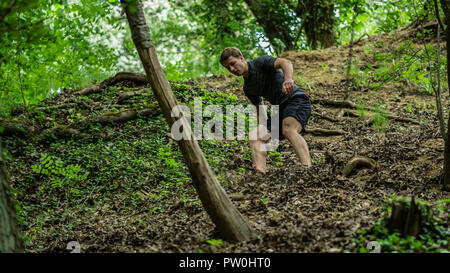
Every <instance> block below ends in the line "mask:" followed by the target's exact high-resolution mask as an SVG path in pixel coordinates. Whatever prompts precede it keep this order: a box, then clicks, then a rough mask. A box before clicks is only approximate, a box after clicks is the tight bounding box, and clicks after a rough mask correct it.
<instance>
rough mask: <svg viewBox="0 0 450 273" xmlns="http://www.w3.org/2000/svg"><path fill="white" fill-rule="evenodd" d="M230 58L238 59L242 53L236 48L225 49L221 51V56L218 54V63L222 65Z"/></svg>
mask: <svg viewBox="0 0 450 273" xmlns="http://www.w3.org/2000/svg"><path fill="white" fill-rule="evenodd" d="M230 56H233V57H236V58H239V57H240V56H242V52H241V51H240V50H239V48H237V47H227V48H225V49H224V50H223V51H222V54H220V63H221V64H223V62H224V61H225V60H226V59H228V58H229V57H230Z"/></svg>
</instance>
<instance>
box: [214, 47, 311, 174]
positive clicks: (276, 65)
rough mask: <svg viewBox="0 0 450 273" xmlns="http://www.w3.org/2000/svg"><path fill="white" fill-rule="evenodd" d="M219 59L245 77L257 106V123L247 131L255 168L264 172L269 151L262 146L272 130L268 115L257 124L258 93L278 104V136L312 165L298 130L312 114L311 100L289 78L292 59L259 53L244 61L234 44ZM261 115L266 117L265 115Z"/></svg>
mask: <svg viewBox="0 0 450 273" xmlns="http://www.w3.org/2000/svg"><path fill="white" fill-rule="evenodd" d="M220 63H221V64H222V65H223V66H224V67H225V68H227V69H228V71H230V72H231V73H232V74H233V75H236V76H239V77H240V76H242V77H243V78H244V93H245V95H246V96H247V98H248V99H249V100H250V102H251V103H252V104H253V105H255V106H256V112H257V117H258V126H257V127H256V128H255V129H254V130H253V131H252V132H250V134H249V143H250V147H251V151H252V158H253V164H254V165H255V169H256V172H257V173H260V174H264V173H265V172H266V160H267V156H268V152H267V151H266V150H264V149H262V145H263V144H264V143H266V142H267V141H268V138H269V139H270V134H271V133H270V131H271V128H270V127H271V120H270V118H269V119H268V120H267V127H265V126H264V125H261V124H260V122H261V121H260V120H259V107H258V106H259V105H262V104H263V102H262V99H261V97H263V98H264V99H266V100H267V101H269V102H270V103H271V104H272V105H279V116H278V118H279V124H280V128H279V132H281V135H280V138H279V139H280V140H282V139H284V138H286V139H287V140H288V141H289V142H290V143H291V144H292V146H293V147H294V150H295V153H296V155H297V156H298V157H299V158H300V162H301V164H302V165H304V166H306V167H308V168H309V167H311V157H310V154H309V149H308V144H307V143H306V141H305V139H304V138H303V137H302V136H301V134H300V133H302V132H304V130H305V126H306V124H307V122H308V119H309V117H310V115H311V101H310V99H309V97H308V95H306V94H305V92H303V90H302V89H301V88H300V87H299V86H298V85H297V84H295V82H294V81H293V80H292V74H293V67H292V63H291V62H290V61H289V60H287V59H283V58H274V57H271V56H261V57H258V58H256V59H254V60H252V61H250V62H247V61H245V59H244V57H243V56H242V53H241V51H240V50H239V49H238V48H236V47H228V48H225V49H224V50H223V51H222V54H221V56H220ZM263 115H264V113H263ZM264 117H265V118H266V119H267V116H264Z"/></svg>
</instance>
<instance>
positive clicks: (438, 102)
mask: <svg viewBox="0 0 450 273" xmlns="http://www.w3.org/2000/svg"><path fill="white" fill-rule="evenodd" d="M413 5H414V11H415V12H416V15H417V9H416V2H415V1H413ZM435 7H437V6H435ZM436 12H439V11H436ZM439 27H440V24H438V25H437V39H438V40H437V62H438V63H437V70H438V72H437V81H438V83H437V84H438V86H437V88H436V86H435V85H434V83H433V69H432V66H431V56H430V53H429V52H428V48H427V45H426V44H425V40H424V39H423V37H422V38H421V41H422V44H423V47H424V50H425V53H426V54H427V60H428V66H429V67H430V72H429V74H428V77H429V79H430V86H431V88H433V91H434V95H435V98H436V108H437V111H438V119H439V129H440V131H441V135H442V137H443V138H444V139H447V133H446V132H445V124H444V116H443V112H442V102H441V80H440V79H441V76H440V70H441V67H440V56H439V55H440V48H439V47H440V44H439V43H440V29H439Z"/></svg>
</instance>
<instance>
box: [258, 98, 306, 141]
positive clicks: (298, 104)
mask: <svg viewBox="0 0 450 273" xmlns="http://www.w3.org/2000/svg"><path fill="white" fill-rule="evenodd" d="M311 109H312V106H311V101H310V99H309V97H308V96H307V95H305V94H298V95H294V96H293V97H291V98H289V99H288V100H287V101H285V102H283V103H282V104H280V108H279V112H278V115H276V116H273V117H274V118H276V117H277V116H278V121H279V131H278V132H279V133H278V134H279V140H283V139H284V136H283V134H282V132H283V131H282V125H283V119H285V118H287V117H294V118H295V119H296V120H298V122H300V124H301V125H302V131H301V133H303V132H304V131H305V128H306V124H307V123H308V119H309V117H310V116H311ZM271 119H272V117H270V118H269V119H268V120H267V126H266V127H267V129H268V130H269V131H272V130H271V129H272V124H271Z"/></svg>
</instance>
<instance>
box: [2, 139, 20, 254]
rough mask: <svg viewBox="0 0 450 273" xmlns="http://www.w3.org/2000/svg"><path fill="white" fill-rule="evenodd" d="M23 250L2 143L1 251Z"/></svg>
mask: <svg viewBox="0 0 450 273" xmlns="http://www.w3.org/2000/svg"><path fill="white" fill-rule="evenodd" d="M0 141H1V138H0ZM22 251H23V244H22V240H21V239H20V237H19V233H18V227H17V221H16V213H15V211H14V206H13V203H12V201H11V193H10V191H9V185H8V173H7V171H6V166H5V163H4V157H3V151H2V148H1V145H0V253H10V252H22Z"/></svg>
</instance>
